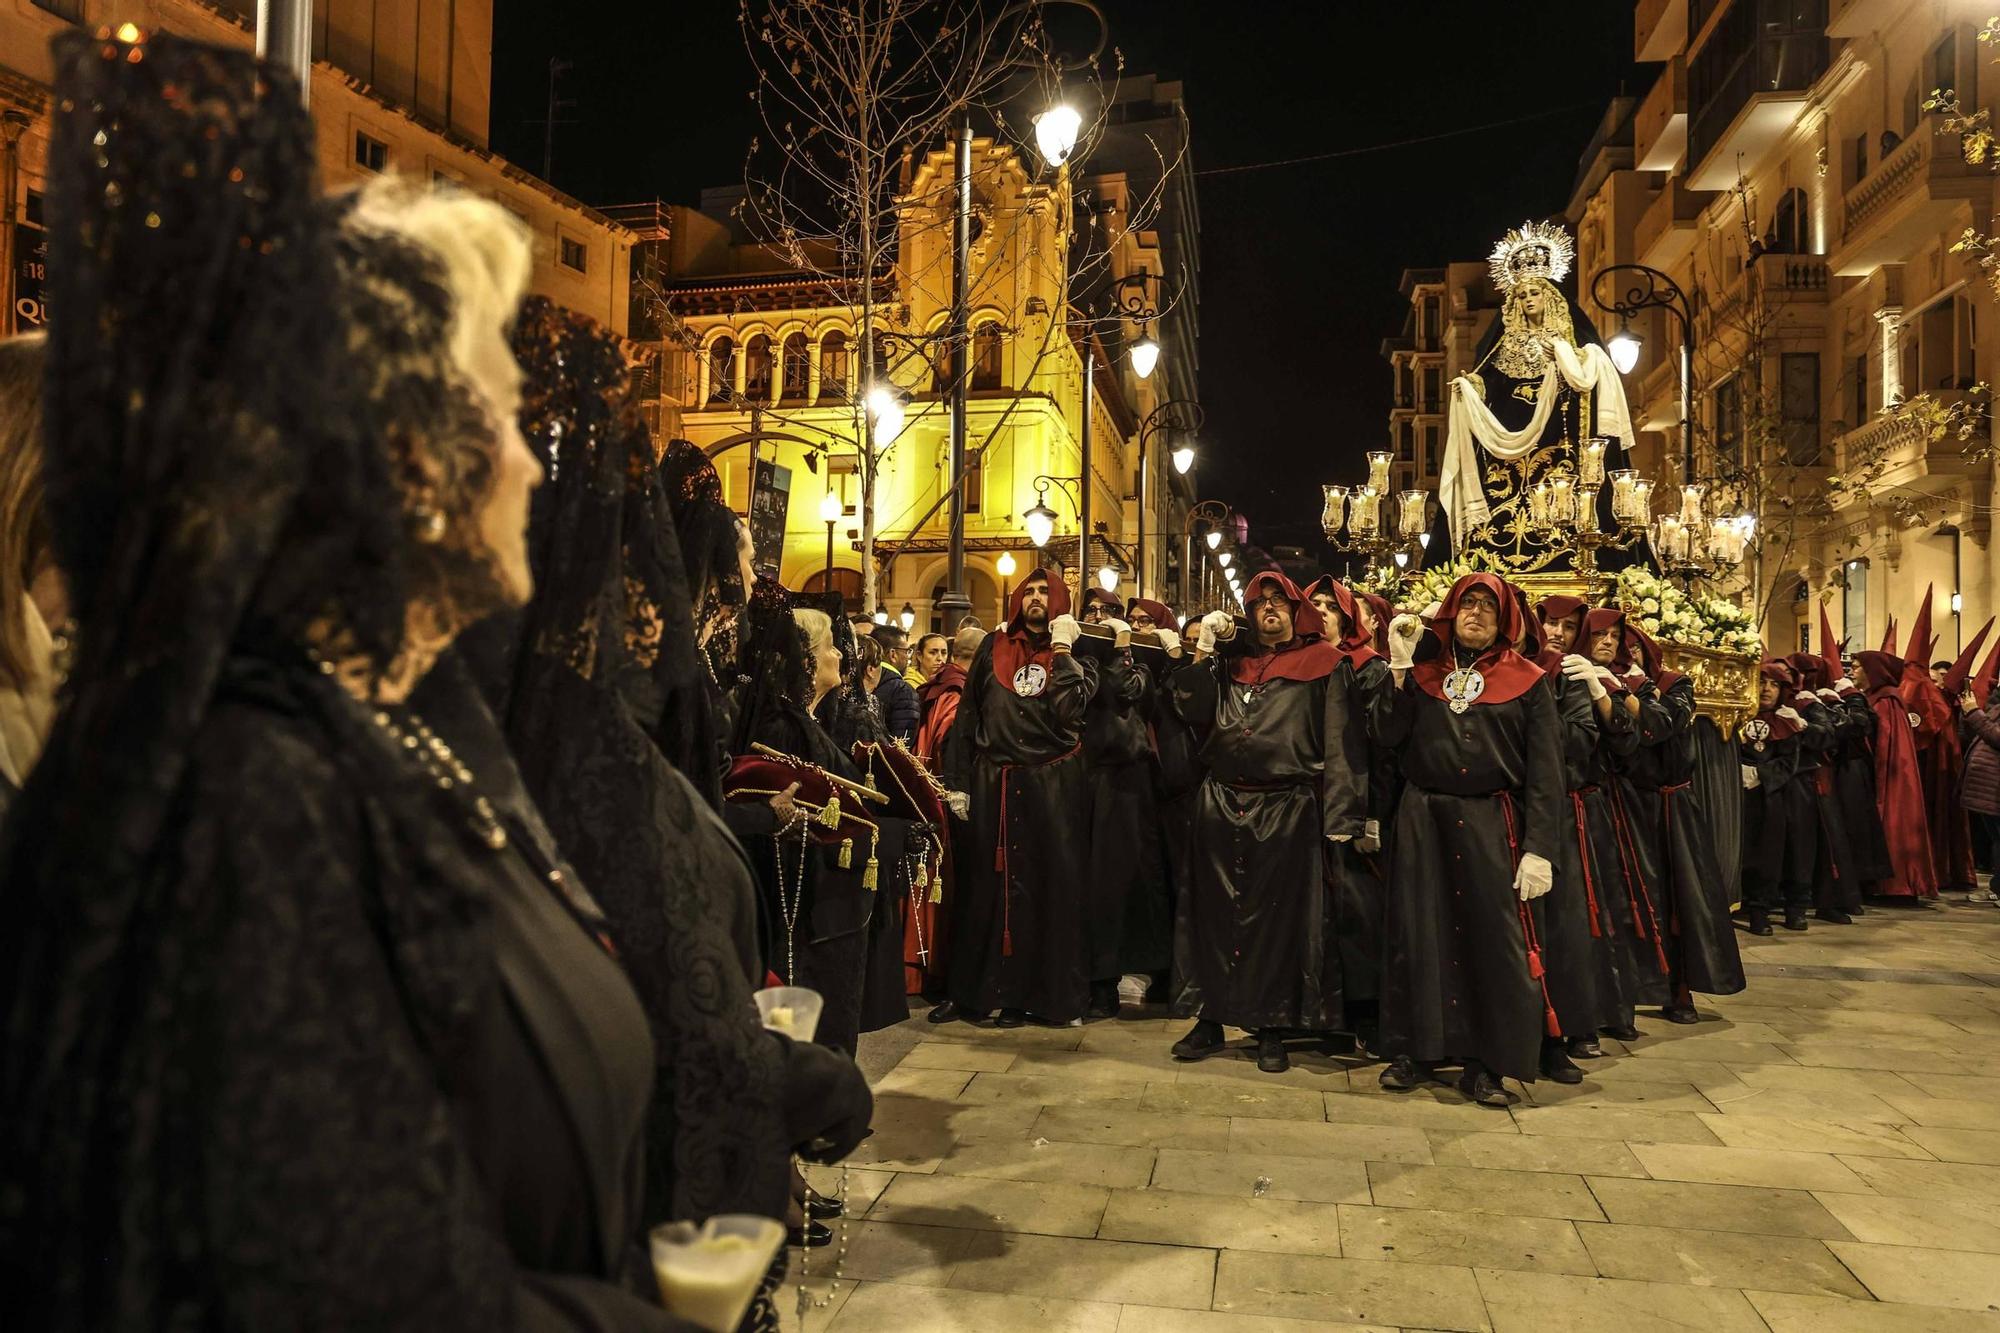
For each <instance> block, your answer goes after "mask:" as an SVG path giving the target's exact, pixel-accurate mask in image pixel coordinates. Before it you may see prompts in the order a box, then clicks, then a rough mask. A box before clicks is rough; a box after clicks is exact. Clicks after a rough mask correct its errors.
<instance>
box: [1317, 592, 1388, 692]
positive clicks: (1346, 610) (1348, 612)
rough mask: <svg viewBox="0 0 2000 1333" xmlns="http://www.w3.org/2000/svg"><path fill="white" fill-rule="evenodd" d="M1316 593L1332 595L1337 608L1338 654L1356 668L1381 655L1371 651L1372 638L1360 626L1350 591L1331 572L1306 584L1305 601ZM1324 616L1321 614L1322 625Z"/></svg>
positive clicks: (1372, 648)
mask: <svg viewBox="0 0 2000 1333" xmlns="http://www.w3.org/2000/svg"><path fill="white" fill-rule="evenodd" d="M1316 592H1324V593H1326V594H1327V595H1328V596H1329V597H1331V598H1333V603H1334V605H1335V606H1337V607H1339V608H1340V621H1341V628H1342V631H1343V633H1342V634H1341V636H1340V653H1341V656H1343V657H1345V658H1346V659H1347V660H1348V661H1350V662H1352V663H1353V664H1354V666H1355V668H1356V669H1357V670H1358V669H1360V668H1361V667H1364V666H1366V665H1367V664H1368V663H1370V662H1372V661H1374V660H1375V659H1376V658H1377V657H1379V656H1381V654H1380V653H1378V652H1376V651H1375V643H1374V640H1373V639H1372V638H1371V637H1370V636H1369V634H1368V633H1367V632H1366V631H1364V630H1363V629H1362V628H1361V608H1360V606H1359V605H1358V604H1357V603H1356V602H1355V600H1354V591H1353V589H1351V588H1349V587H1348V586H1347V585H1346V584H1345V583H1342V582H1341V581H1340V580H1339V579H1337V578H1335V577H1334V576H1333V575H1331V574H1322V575H1320V576H1319V577H1318V578H1317V579H1315V580H1313V582H1312V583H1310V584H1308V585H1307V586H1306V600H1307V601H1311V600H1312V595H1313V594H1314V593H1316ZM1324 623H1325V617H1324V616H1322V617H1321V624H1322V625H1324Z"/></svg>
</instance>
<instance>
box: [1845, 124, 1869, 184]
mask: <svg viewBox="0 0 2000 1333" xmlns="http://www.w3.org/2000/svg"><path fill="white" fill-rule="evenodd" d="M1847 167H1848V171H1849V172H1850V173H1851V174H1850V175H1849V177H1848V181H1847V183H1848V185H1849V186H1855V185H1859V184H1860V183H1861V182H1862V181H1863V180H1864V179H1865V178H1866V177H1867V175H1868V136H1867V135H1865V134H1857V135H1855V136H1854V141H1853V142H1852V143H1850V144H1848V146H1847Z"/></svg>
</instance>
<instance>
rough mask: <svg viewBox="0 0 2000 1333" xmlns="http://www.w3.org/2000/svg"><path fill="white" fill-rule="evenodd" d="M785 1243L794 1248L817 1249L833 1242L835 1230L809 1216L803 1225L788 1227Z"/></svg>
mask: <svg viewBox="0 0 2000 1333" xmlns="http://www.w3.org/2000/svg"><path fill="white" fill-rule="evenodd" d="M785 1244H787V1245H789V1246H791V1247H792V1248H793V1249H799V1250H817V1249H819V1248H821V1247H822V1246H826V1245H831V1244H833V1230H832V1228H830V1227H827V1226H824V1225H822V1224H821V1223H818V1222H815V1221H813V1220H812V1219H810V1218H808V1219H806V1224H805V1225H804V1226H802V1227H788V1228H786V1230H785Z"/></svg>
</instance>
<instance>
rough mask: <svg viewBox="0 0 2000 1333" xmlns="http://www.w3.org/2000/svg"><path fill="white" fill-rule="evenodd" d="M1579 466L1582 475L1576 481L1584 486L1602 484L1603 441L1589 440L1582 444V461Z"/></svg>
mask: <svg viewBox="0 0 2000 1333" xmlns="http://www.w3.org/2000/svg"><path fill="white" fill-rule="evenodd" d="M1579 466H1580V471H1581V473H1582V475H1581V476H1580V477H1579V478H1578V480H1579V481H1580V482H1581V483H1582V484H1583V485H1585V486H1601V485H1603V484H1604V441H1603V440H1600V439H1590V440H1585V441H1584V442H1583V459H1582V462H1581V464H1580V465H1579Z"/></svg>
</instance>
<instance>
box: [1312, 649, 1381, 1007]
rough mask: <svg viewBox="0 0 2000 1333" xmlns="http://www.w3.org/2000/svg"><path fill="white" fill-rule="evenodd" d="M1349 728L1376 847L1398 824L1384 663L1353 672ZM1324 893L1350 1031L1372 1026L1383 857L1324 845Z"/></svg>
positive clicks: (1377, 994)
mask: <svg viewBox="0 0 2000 1333" xmlns="http://www.w3.org/2000/svg"><path fill="white" fill-rule="evenodd" d="M1348 699H1349V701H1350V704H1351V708H1350V712H1349V716H1350V719H1351V721H1350V724H1349V725H1351V726H1357V727H1360V728H1361V731H1362V737H1363V743H1364V751H1363V754H1364V771H1365V772H1366V773H1367V775H1368V806H1367V818H1368V819H1370V820H1373V821H1374V822H1375V826H1376V838H1377V841H1378V842H1380V840H1381V839H1382V838H1383V837H1385V836H1386V835H1387V833H1388V830H1389V828H1390V826H1391V825H1392V824H1393V823H1394V822H1395V818H1396V805H1395V794H1396V787H1397V785H1398V780H1397V778H1396V776H1395V751H1393V750H1392V749H1390V748H1389V747H1388V746H1386V745H1384V744H1382V742H1381V736H1382V734H1383V732H1384V730H1385V729H1386V728H1387V727H1388V726H1389V725H1390V719H1391V718H1392V717H1393V716H1394V714H1395V710H1396V677H1395V673H1394V672H1392V671H1390V670H1389V663H1388V661H1387V660H1386V659H1384V658H1380V657H1375V658H1370V659H1369V660H1368V661H1367V662H1365V663H1363V664H1362V666H1361V667H1360V668H1359V669H1358V670H1356V671H1355V672H1354V680H1353V683H1352V684H1351V685H1350V687H1349V689H1348ZM1323 851H1324V852H1325V855H1326V876H1327V892H1328V895H1329V901H1330V902H1331V904H1332V912H1333V938H1334V944H1335V947H1336V948H1337V949H1338V951H1339V956H1340V979H1341V990H1342V993H1343V997H1344V999H1345V1001H1346V1006H1347V1026H1348V1027H1349V1028H1353V1027H1354V1026H1355V1025H1356V1024H1360V1025H1361V1026H1363V1027H1370V1026H1372V1024H1373V1020H1374V1013H1375V1006H1376V1002H1377V1001H1378V1000H1379V999H1380V998H1381V994H1382V925H1383V920H1384V916H1385V913H1386V911H1387V900H1388V893H1389V886H1388V881H1387V879H1386V878H1385V876H1386V874H1387V865H1386V863H1385V861H1384V858H1383V853H1382V849H1381V848H1380V847H1379V846H1378V847H1377V848H1375V849H1374V850H1372V851H1364V850H1361V849H1360V848H1359V846H1358V841H1357V842H1329V843H1327V844H1326V846H1325V847H1324V849H1323Z"/></svg>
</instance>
